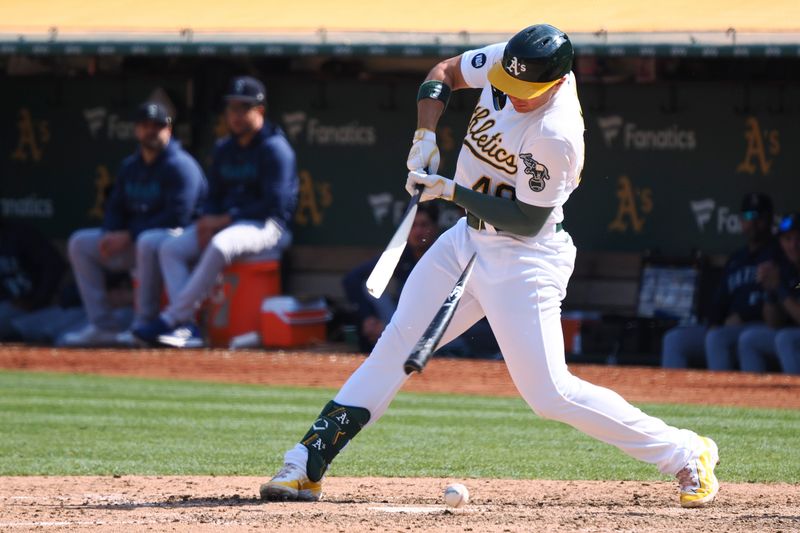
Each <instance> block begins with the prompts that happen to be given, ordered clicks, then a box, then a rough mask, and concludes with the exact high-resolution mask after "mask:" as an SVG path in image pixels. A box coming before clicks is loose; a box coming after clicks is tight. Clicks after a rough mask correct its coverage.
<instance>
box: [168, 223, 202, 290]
mask: <svg viewBox="0 0 800 533" xmlns="http://www.w3.org/2000/svg"><path fill="white" fill-rule="evenodd" d="M200 251H201V250H200V246H199V244H198V242H197V228H196V227H195V226H194V225H192V226H189V227H188V228H185V229H184V230H183V231H182V232H181V233H179V234H177V235H175V236H174V237H170V238H169V239H167V240H165V241H164V242H163V243H162V244H161V247H160V248H159V251H158V262H159V266H160V268H161V275H162V276H163V279H164V286H165V287H166V289H167V296H168V297H169V301H170V302H174V301H175V299H176V298H177V297H178V295H179V294H180V292H181V289H183V288H184V287H185V286H186V282H187V281H188V280H189V276H191V274H192V269H191V267H192V265H193V264H194V263H195V262H196V261H197V259H198V258H199V257H200Z"/></svg>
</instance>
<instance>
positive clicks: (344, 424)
mask: <svg viewBox="0 0 800 533" xmlns="http://www.w3.org/2000/svg"><path fill="white" fill-rule="evenodd" d="M369 416H370V415H369V411H368V410H367V409H364V408H363V407H347V406H344V405H339V404H338V403H336V402H334V401H330V402H328V404H327V405H326V406H325V407H324V408H323V409H322V412H321V413H320V414H319V417H318V418H317V420H316V421H315V422H314V423H313V424H312V425H311V429H309V430H308V433H306V435H305V436H304V437H303V440H302V441H300V442H301V443H302V444H303V446H305V447H306V448H308V463H306V475H307V476H308V479H310V480H311V481H319V480H320V479H322V476H323V475H325V471H326V470H327V469H328V465H329V464H330V463H331V461H333V459H334V457H336V456H337V455H338V454H339V452H340V451H342V448H344V447H345V445H346V444H347V443H348V442H350V439H352V438H353V437H355V435H356V433H358V432H359V431H361V428H362V427H364V424H366V423H367V422H369Z"/></svg>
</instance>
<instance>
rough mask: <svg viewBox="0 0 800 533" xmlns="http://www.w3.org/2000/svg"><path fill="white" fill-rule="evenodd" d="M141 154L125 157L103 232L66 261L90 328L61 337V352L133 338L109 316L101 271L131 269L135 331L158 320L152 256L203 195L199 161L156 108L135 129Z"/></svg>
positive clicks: (89, 232)
mask: <svg viewBox="0 0 800 533" xmlns="http://www.w3.org/2000/svg"><path fill="white" fill-rule="evenodd" d="M134 133H135V135H136V138H137V140H138V141H139V149H138V150H137V151H136V153H134V154H133V155H131V156H129V157H127V158H125V160H124V161H123V162H122V166H121V168H120V170H119V172H118V174H117V180H116V182H115V183H114V187H113V189H112V191H111V195H110V196H109V198H108V201H107V202H106V206H105V217H104V219H103V227H102V228H87V229H82V230H79V231H76V232H75V233H73V234H72V236H71V237H70V239H69V246H68V251H69V260H70V263H72V269H73V271H74V273H75V280H76V281H77V284H78V288H79V290H80V293H81V300H82V301H83V305H84V307H85V309H86V315H87V317H88V319H89V323H88V325H87V326H86V327H84V328H82V329H80V330H78V331H73V332H69V333H67V334H65V335H64V336H63V337H62V338H61V339H60V340H59V344H63V345H67V346H96V345H109V344H112V345H113V344H123V345H130V344H132V343H133V337H132V336H131V334H130V332H129V331H126V330H125V328H126V327H127V326H128V325H129V324H120V323H119V320H118V318H117V317H116V316H115V315H114V313H113V312H112V308H111V305H110V304H109V301H108V295H107V293H106V286H105V273H104V270H106V269H108V270H115V271H124V270H128V269H130V268H133V269H134V277H135V278H136V281H137V286H136V297H135V299H136V313H135V317H134V323H133V327H137V326H139V325H142V324H146V323H147V322H148V321H150V320H152V319H153V318H155V317H156V316H158V310H159V307H160V297H161V274H160V271H159V265H158V249H159V247H160V246H161V244H162V243H163V242H164V241H165V240H166V239H167V238H168V237H169V236H170V234H172V233H174V232H176V231H180V229H181V228H183V227H185V226H187V225H188V224H189V222H190V221H191V219H192V216H193V215H194V214H195V213H196V212H197V206H198V203H200V202H201V201H202V199H203V195H204V194H205V190H206V178H205V176H204V175H203V171H202V169H201V168H200V165H198V164H197V161H195V160H194V158H193V157H192V156H191V155H189V153H188V152H186V151H185V150H184V149H183V148H181V145H180V143H179V142H178V141H177V140H175V139H173V138H172V117H171V116H170V114H169V112H168V110H167V109H166V108H165V107H164V106H162V105H161V104H159V103H156V102H145V103H144V104H142V105H141V106H140V107H139V108H138V110H137V115H136V127H135V130H134Z"/></svg>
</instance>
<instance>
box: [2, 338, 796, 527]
mask: <svg viewBox="0 0 800 533" xmlns="http://www.w3.org/2000/svg"><path fill="white" fill-rule="evenodd" d="M362 360H363V357H361V356H355V355H349V354H314V353H297V352H261V351H258V352H257V351H249V352H230V351H222V350H219V351H202V350H198V351H180V352H175V351H168V350H57V349H50V348H46V349H44V348H39V349H31V348H27V347H19V346H0V368H6V369H24V370H32V371H50V372H74V373H92V374H104V375H124V376H141V377H161V378H182V379H196V380H208V381H222V382H231V383H258V384H267V385H269V384H274V385H304V386H316V387H320V386H324V387H338V386H339V385H341V383H342V382H343V381H344V380H345V379H346V378H347V376H348V375H349V374H350V373H351V372H352V371H353V370H354V369H355V368H356V367H357V366H358V365H359V364H360V363H361V361H362ZM571 369H572V371H573V372H574V373H575V374H577V375H578V376H580V377H582V378H584V379H587V380H589V381H591V382H594V383H597V384H600V385H605V386H609V387H612V388H613V389H615V390H617V391H618V392H620V393H621V394H623V395H624V396H625V397H627V398H628V399H630V400H632V401H635V402H667V403H670V402H672V403H699V404H718V405H738V406H755V407H782V408H798V407H800V377H797V376H781V375H754V374H743V373H709V372H697V371H665V370H661V369H652V368H623V367H603V366H579V365H575V366H571ZM405 390H408V391H437V392H454V393H465V394H486V395H498V396H513V395H516V394H517V392H516V390H515V388H514V385H513V383H512V382H511V379H510V377H509V376H508V373H507V371H506V368H505V365H504V364H503V363H501V362H496V361H465V360H447V359H443V360H434V361H433V362H432V363H431V365H430V366H429V367H428V368H427V369H426V370H425V373H424V374H423V375H421V376H415V377H414V378H413V379H411V380H410V381H409V383H408V384H407V386H406V387H405ZM723 466H724V465H723ZM263 481H264V479H259V478H250V477H165V476H159V477H138V476H123V477H119V478H114V477H6V478H0V531H70V532H79V531H104V532H106V531H107V532H111V531H114V532H116V531H126V532H127V531H181V532H183V531H187V532H188V531H192V532H194V531H200V532H203V531H230V532H239V531H297V530H303V531H342V532H344V531H347V532H351V531H352V532H360V531H400V532H405V531H488V532H495V531H496V532H505V531H568V532H572V531H575V532H577V531H581V532H592V531H611V530H613V531H637V532H638V531H663V532H669V533H672V532H674V531H692V530H694V531H709V530H715V531H725V532H743V533H745V532H746V533H751V532H752V531H798V530H800V511H798V509H800V487H798V486H797V485H789V484H770V485H759V484H732V483H724V484H723V490H722V492H721V493H720V496H719V498H718V500H717V502H716V503H715V505H714V506H713V507H712V508H710V509H703V510H687V509H681V508H680V507H679V506H678V504H677V485H676V484H675V483H655V482H632V481H626V482H596V481H592V482H588V481H541V480H498V479H467V480H463V479H458V480H455V479H450V480H448V479H419V478H403V479H397V478H337V477H331V478H329V479H327V480H326V482H325V496H324V501H323V502H320V503H316V504H308V503H262V502H261V501H260V500H258V498H257V494H258V486H259V484H260V483H261V482H263ZM453 481H459V482H463V483H465V484H466V485H467V487H468V488H469V489H470V491H471V493H472V502H471V503H470V504H469V505H468V506H466V507H465V508H463V509H459V510H449V509H447V508H445V507H444V506H443V504H442V500H441V494H442V491H443V489H444V487H445V486H446V485H447V483H449V482H453Z"/></svg>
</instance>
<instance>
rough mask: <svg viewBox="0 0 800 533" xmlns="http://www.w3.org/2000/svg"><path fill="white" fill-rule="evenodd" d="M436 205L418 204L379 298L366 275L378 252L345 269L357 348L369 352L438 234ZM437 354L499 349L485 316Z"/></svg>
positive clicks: (493, 353)
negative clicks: (356, 336) (403, 246)
mask: <svg viewBox="0 0 800 533" xmlns="http://www.w3.org/2000/svg"><path fill="white" fill-rule="evenodd" d="M439 233H440V227H439V208H438V206H437V205H436V203H435V202H427V203H424V204H420V205H419V207H418V210H417V215H416V216H415V217H414V224H413V225H412V226H411V231H410V232H409V234H408V242H407V244H406V248H405V249H404V250H403V255H402V256H401V257H400V261H399V262H398V264H397V268H395V270H394V274H393V275H392V283H391V285H390V286H389V287H388V288H387V290H386V291H385V292H384V293H383V294H382V295H381V297H380V298H378V299H375V298H373V297H372V296H371V295H370V294H369V292H368V291H367V285H366V284H367V278H369V275H370V274H371V273H372V269H373V268H375V265H376V264H377V262H378V259H379V258H380V256H377V257H374V258H372V259H370V260H369V261H366V262H364V263H362V264H360V265H358V266H357V267H355V268H354V269H353V270H351V271H350V272H348V273H347V274H346V275H345V277H344V278H343V279H342V286H343V287H344V292H345V296H347V300H348V302H349V303H350V304H351V305H352V306H353V307H354V308H355V315H356V317H355V318H356V320H357V328H358V341H359V349H360V350H361V351H363V352H370V351H372V349H373V348H374V347H375V343H376V342H378V338H379V337H380V336H381V333H383V330H384V328H385V327H386V324H388V323H389V320H390V319H391V318H392V315H393V314H394V312H395V309H397V302H398V300H399V298H400V291H401V290H402V288H403V285H405V283H406V280H407V279H408V275H409V274H411V270H413V268H414V266H415V265H416V264H417V262H418V261H419V260H420V258H421V257H422V255H423V254H424V253H425V252H426V251H427V250H428V248H430V247H431V245H432V244H433V242H434V241H435V240H436V238H437V237H438V236H439ZM437 352H438V353H439V354H440V355H448V356H457V357H476V358H478V357H481V358H496V357H497V356H498V354H499V352H500V348H499V347H498V346H497V341H496V340H495V338H494V335H493V334H492V331H491V328H490V327H489V324H488V322H487V321H486V319H485V318H484V319H482V320H479V321H478V322H477V323H476V324H475V325H473V326H472V327H470V328H469V329H468V330H467V331H465V332H464V333H463V334H462V335H460V336H459V337H458V338H456V339H454V340H452V341H451V342H449V343H448V344H446V345H445V346H442V347H441V348H440V349H439V350H438V351H437Z"/></svg>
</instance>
